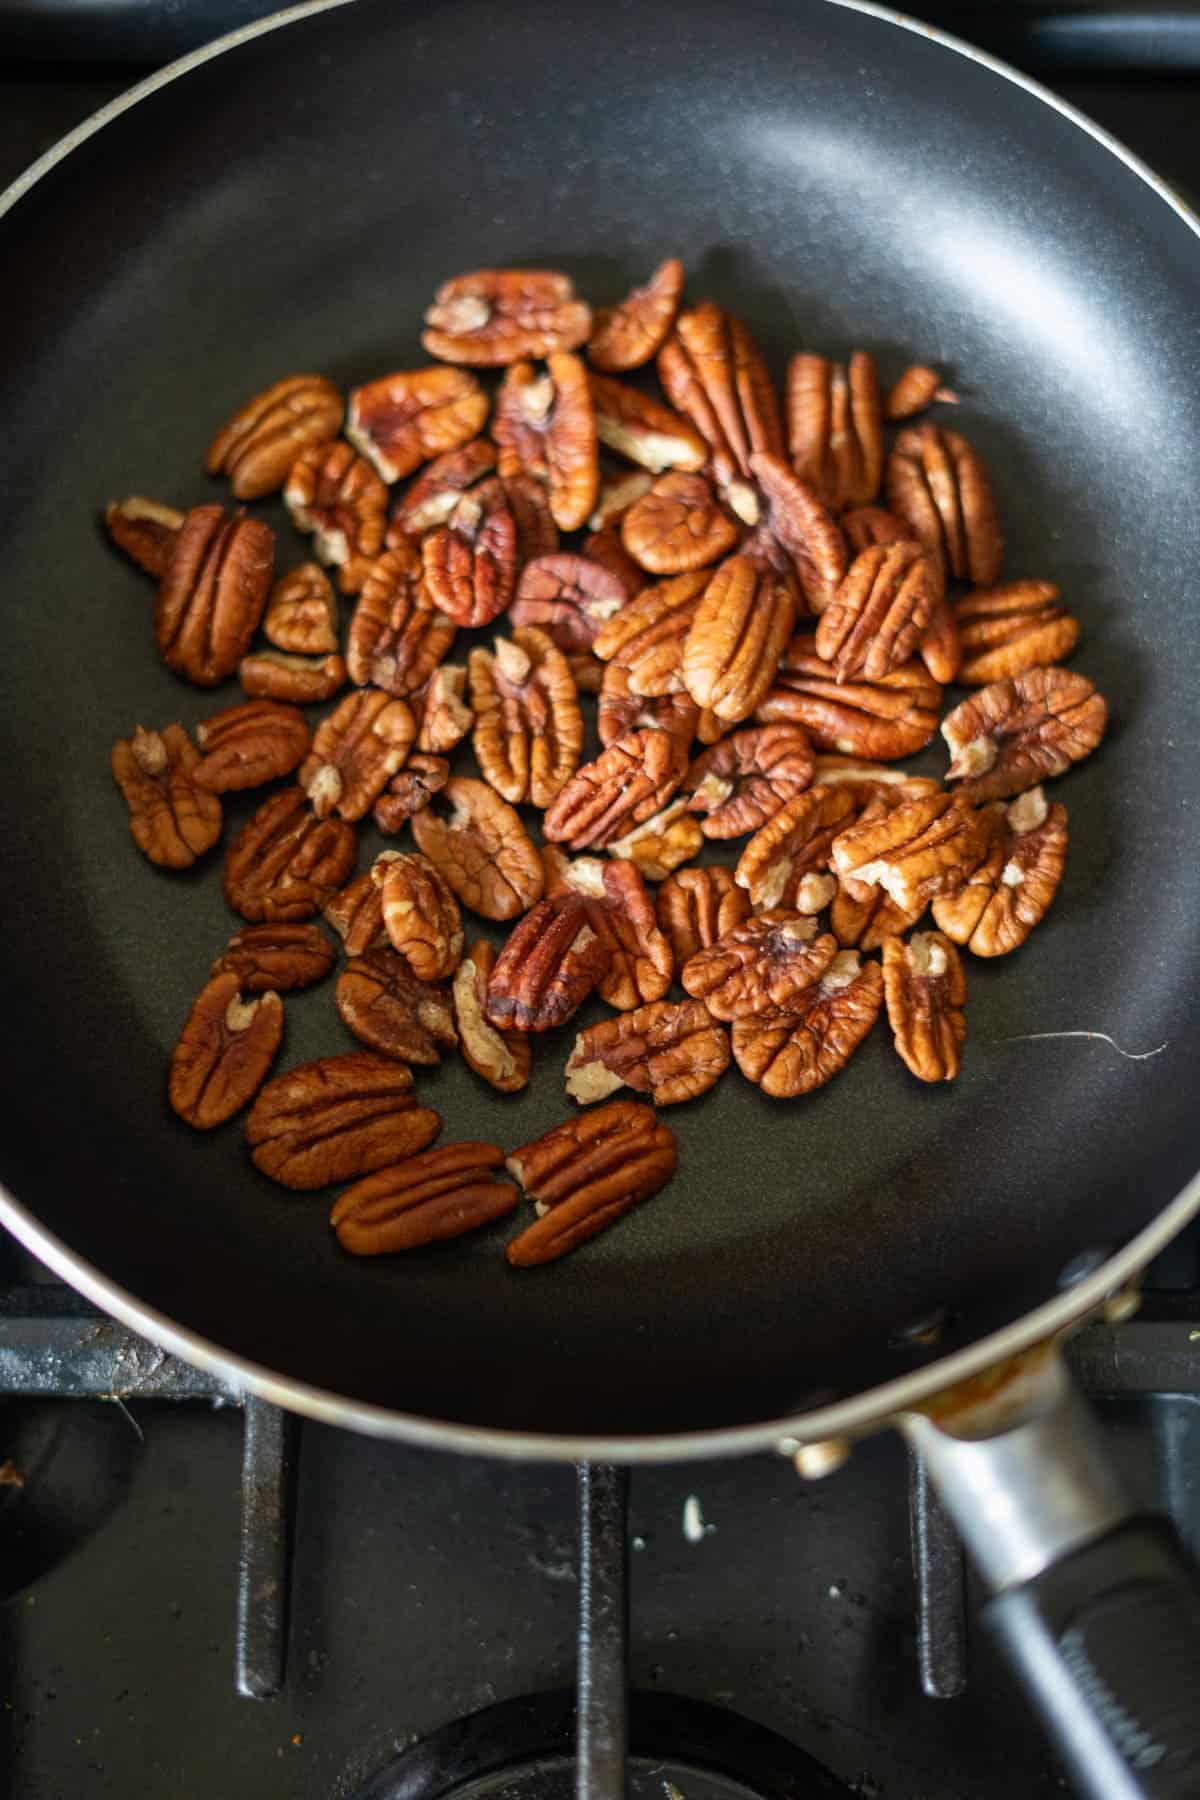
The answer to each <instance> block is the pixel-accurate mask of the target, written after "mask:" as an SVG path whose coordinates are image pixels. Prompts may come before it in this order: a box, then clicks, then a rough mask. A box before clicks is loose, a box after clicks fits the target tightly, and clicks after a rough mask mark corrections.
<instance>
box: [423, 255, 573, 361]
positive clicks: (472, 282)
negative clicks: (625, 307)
mask: <svg viewBox="0 0 1200 1800" xmlns="http://www.w3.org/2000/svg"><path fill="white" fill-rule="evenodd" d="M425 323H426V325H427V326H428V328H429V329H428V330H426V331H423V332H422V333H421V342H422V344H423V345H424V347H425V349H426V350H428V352H429V354H430V356H437V357H440V358H441V360H442V361H443V362H449V363H470V364H471V365H473V366H474V367H475V368H489V369H490V368H499V367H501V366H502V365H503V364H505V363H514V362H518V361H519V360H520V359H521V358H522V357H525V356H549V355H551V354H552V353H553V352H554V351H556V350H574V349H576V348H577V347H578V346H579V345H580V344H583V343H586V342H587V338H588V334H589V332H590V331H591V329H592V314H591V308H590V307H587V306H585V305H584V304H583V302H582V301H581V300H577V299H576V298H575V288H574V285H573V283H572V282H571V279H570V277H569V276H567V275H559V274H557V273H555V272H554V271H553V270H550V269H476V270H473V271H472V272H471V273H470V274H468V275H456V276H455V277H454V279H453V280H452V281H444V282H443V283H442V285H441V287H440V288H439V289H438V291H437V295H436V297H435V299H434V303H433V305H432V306H431V307H430V308H429V310H428V311H427V312H426V314H425Z"/></svg>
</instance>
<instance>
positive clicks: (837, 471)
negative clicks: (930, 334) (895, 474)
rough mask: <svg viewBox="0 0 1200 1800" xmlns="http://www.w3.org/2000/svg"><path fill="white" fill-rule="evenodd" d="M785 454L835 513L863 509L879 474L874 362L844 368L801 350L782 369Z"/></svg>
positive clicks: (853, 361) (862, 354)
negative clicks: (858, 507)
mask: <svg viewBox="0 0 1200 1800" xmlns="http://www.w3.org/2000/svg"><path fill="white" fill-rule="evenodd" d="M787 435H788V455H789V456H790V457H791V462H792V467H793V469H795V471H796V473H797V475H798V476H799V477H800V479H801V481H806V482H807V483H808V484H809V486H810V487H813V488H815V489H816V491H817V493H818V494H819V495H820V496H821V499H822V500H823V501H824V503H825V505H826V506H828V507H830V508H831V509H832V511H834V512H842V511H843V510H844V509H845V508H846V507H847V506H866V505H868V504H869V503H870V502H871V501H872V500H874V498H875V496H876V494H877V493H878V492H879V483H880V480H881V478H882V476H883V415H882V411H881V407H880V398H879V376H878V374H877V372H876V369H875V358H874V357H873V356H871V355H870V354H869V353H868V352H867V351H865V350H856V351H855V352H854V354H853V355H852V356H851V358H850V362H849V364H848V365H843V364H842V363H836V362H829V361H828V360H827V358H825V357H824V356H813V355H810V354H809V353H807V352H801V353H800V354H799V355H797V356H793V357H792V359H791V361H790V362H789V364H788V369H787Z"/></svg>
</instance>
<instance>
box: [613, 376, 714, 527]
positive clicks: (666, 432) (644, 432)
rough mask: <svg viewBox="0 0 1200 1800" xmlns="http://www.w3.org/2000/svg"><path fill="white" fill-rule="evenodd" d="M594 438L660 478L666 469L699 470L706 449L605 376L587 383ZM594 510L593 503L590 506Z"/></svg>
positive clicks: (652, 403) (665, 411)
mask: <svg viewBox="0 0 1200 1800" xmlns="http://www.w3.org/2000/svg"><path fill="white" fill-rule="evenodd" d="M590 385H591V390H592V405H593V406H594V408H595V412H596V435H597V437H598V438H599V439H600V442H601V443H602V444H604V445H605V446H606V448H607V449H609V450H615V451H616V452H617V454H618V456H627V457H628V458H629V460H630V462H633V463H638V464H639V465H640V466H641V467H642V468H643V469H649V471H650V473H651V474H652V475H661V474H662V473H663V471H664V470H666V469H702V468H703V467H704V464H705V463H706V461H707V460H708V445H707V444H706V443H705V441H704V439H703V438H702V437H701V436H700V433H699V432H698V431H697V430H696V428H695V427H694V426H693V425H689V424H688V421H687V420H686V419H683V418H680V416H679V414H678V413H677V412H672V411H671V409H670V407H669V406H664V405H663V404H662V402H661V401H659V400H655V399H654V398H653V397H652V396H651V395H649V394H644V393H643V392H642V390H641V388H635V387H630V386H629V385H628V384H627V383H626V382H624V381H614V380H613V379H612V377H611V376H609V375H593V376H592V377H591V383H590ZM593 504H594V502H593Z"/></svg>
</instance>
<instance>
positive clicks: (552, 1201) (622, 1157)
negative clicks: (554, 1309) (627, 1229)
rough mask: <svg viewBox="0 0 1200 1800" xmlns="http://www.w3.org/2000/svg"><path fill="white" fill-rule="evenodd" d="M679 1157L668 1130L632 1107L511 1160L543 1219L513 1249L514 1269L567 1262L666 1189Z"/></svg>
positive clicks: (583, 1122)
mask: <svg viewBox="0 0 1200 1800" xmlns="http://www.w3.org/2000/svg"><path fill="white" fill-rule="evenodd" d="M678 1160H679V1153H678V1150H677V1149H676V1145H675V1137H674V1134H673V1133H672V1131H671V1130H670V1128H669V1127H668V1126H666V1125H660V1124H659V1122H658V1120H657V1119H656V1118H655V1116H654V1113H653V1110H652V1109H651V1108H650V1107H648V1106H641V1105H639V1104H638V1103H637V1102H636V1101H634V1100H612V1101H610V1102H609V1104H608V1105H607V1106H601V1107H598V1108H597V1110H596V1111H595V1112H589V1113H581V1114H580V1115H579V1117H578V1118H574V1119H568V1120H567V1122H566V1124H565V1125H558V1126H556V1127H555V1128H554V1130H553V1131H548V1132H546V1134H545V1136H543V1137H540V1138H537V1139H535V1141H534V1142H533V1143H531V1144H523V1145H522V1146H521V1148H520V1149H519V1150H514V1151H513V1153H512V1155H511V1156H510V1157H509V1158H508V1165H507V1166H508V1170H509V1173H510V1174H511V1175H515V1176H516V1178H517V1180H518V1181H519V1182H520V1183H521V1186H522V1187H523V1188H524V1189H525V1191H526V1193H527V1194H528V1195H529V1197H530V1199H531V1200H532V1201H533V1203H534V1207H535V1210H536V1211H537V1214H538V1217H537V1219H536V1220H535V1222H534V1223H533V1224H532V1225H529V1226H527V1227H526V1229H525V1230H524V1231H522V1232H521V1233H520V1235H519V1236H517V1237H515V1238H513V1240H512V1242H511V1243H510V1244H509V1246H508V1252H507V1254H508V1260H509V1262H510V1263H511V1264H512V1266H513V1267H514V1268H517V1269H528V1268H533V1267H535V1266H537V1265H538V1264H539V1263H547V1262H554V1261H555V1260H557V1258H558V1257H560V1256H566V1255H567V1253H568V1252H569V1251H571V1250H574V1249H576V1248H577V1247H578V1246H579V1245H580V1244H583V1243H586V1242H587V1240H588V1239H589V1238H593V1237H595V1236H596V1234H597V1232H600V1231H604V1230H605V1229H606V1228H607V1227H608V1226H609V1225H612V1224H615V1222H616V1221H617V1220H618V1219H619V1218H622V1217H623V1216H624V1214H625V1213H627V1212H629V1211H630V1210H631V1209H632V1208H633V1207H635V1206H637V1205H638V1203H639V1202H640V1201H642V1200H648V1199H649V1198H650V1196H651V1195H652V1194H657V1193H658V1191H659V1189H660V1188H663V1187H665V1186H666V1184H667V1182H668V1181H670V1179H671V1177H672V1175H673V1174H674V1173H675V1165H676V1163H677V1162H678Z"/></svg>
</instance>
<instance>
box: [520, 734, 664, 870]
mask: <svg viewBox="0 0 1200 1800" xmlns="http://www.w3.org/2000/svg"><path fill="white" fill-rule="evenodd" d="M686 770H687V746H686V745H685V744H682V743H681V742H680V741H679V739H678V738H676V737H672V736H671V734H670V733H669V732H666V731H634V732H631V733H630V734H629V736H628V737H627V738H618V740H617V742H616V743H615V744H610V745H609V747H608V749H607V750H605V751H603V752H602V753H601V755H599V756H598V757H597V758H596V760H595V762H590V763H585V764H584V766H583V768H582V769H580V770H579V772H578V773H577V774H576V775H574V776H573V777H572V779H571V780H570V781H569V782H568V783H567V785H566V787H565V788H564V789H563V790H562V793H561V794H560V795H559V796H558V799H557V800H556V801H555V802H554V804H553V806H551V807H550V808H549V810H548V811H547V813H546V816H545V818H544V819H543V821H542V832H543V835H544V836H545V837H546V838H547V839H548V840H549V841H550V842H551V843H566V844H567V845H569V847H570V848H571V849H572V850H593V849H597V850H598V849H603V847H604V846H605V845H606V844H610V843H612V841H613V839H614V838H618V837H620V836H621V835H622V833H623V832H626V831H628V830H629V828H630V826H631V825H640V824H641V823H642V821H643V820H644V819H648V818H649V817H650V815H651V813H655V812H657V811H659V809H660V808H661V807H662V806H664V805H665V804H666V802H667V801H668V800H669V799H670V798H671V795H672V794H673V793H674V792H675V789H676V788H677V787H678V786H679V783H680V782H681V781H682V780H683V777H684V774H685V772H686Z"/></svg>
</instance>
